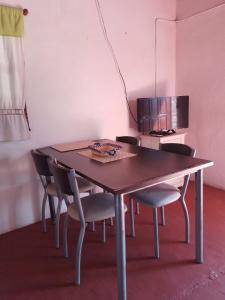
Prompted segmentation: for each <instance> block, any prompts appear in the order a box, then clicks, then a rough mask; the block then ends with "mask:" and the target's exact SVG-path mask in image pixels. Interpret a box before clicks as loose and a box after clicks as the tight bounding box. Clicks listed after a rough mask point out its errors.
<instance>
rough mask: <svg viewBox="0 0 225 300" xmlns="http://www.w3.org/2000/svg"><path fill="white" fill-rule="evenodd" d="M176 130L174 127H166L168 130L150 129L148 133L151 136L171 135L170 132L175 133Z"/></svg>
mask: <svg viewBox="0 0 225 300" xmlns="http://www.w3.org/2000/svg"><path fill="white" fill-rule="evenodd" d="M175 133H176V131H175V130H174V129H168V130H159V131H154V130H153V131H150V132H149V135H151V136H158V137H160V136H167V135H171V134H175Z"/></svg>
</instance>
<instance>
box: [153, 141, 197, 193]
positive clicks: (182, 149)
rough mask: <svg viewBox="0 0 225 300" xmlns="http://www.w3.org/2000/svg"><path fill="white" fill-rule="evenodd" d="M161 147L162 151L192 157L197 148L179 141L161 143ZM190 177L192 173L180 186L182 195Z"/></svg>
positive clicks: (185, 177)
mask: <svg viewBox="0 0 225 300" xmlns="http://www.w3.org/2000/svg"><path fill="white" fill-rule="evenodd" d="M159 149H160V150H162V151H166V152H171V153H176V154H181V155H185V156H190V157H195V154H196V150H195V149H193V148H191V147H190V146H188V145H185V144H178V143H167V144H160V145H159ZM189 179H190V175H186V176H184V182H183V185H182V186H181V187H180V188H181V195H182V196H184V195H185V193H186V191H187V187H188V183H189Z"/></svg>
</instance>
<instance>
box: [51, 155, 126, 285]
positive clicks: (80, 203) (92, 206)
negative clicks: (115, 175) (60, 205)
mask: <svg viewBox="0 0 225 300" xmlns="http://www.w3.org/2000/svg"><path fill="white" fill-rule="evenodd" d="M49 164H50V168H51V171H52V173H53V175H54V180H55V183H56V185H57V191H58V197H59V198H60V199H61V200H62V199H63V198H64V197H65V196H72V197H73V203H72V204H70V205H69V206H68V207H67V214H66V217H65V223H64V239H63V240H64V255H65V257H68V243H67V235H68V234H67V233H68V222H69V217H70V218H71V219H73V220H75V221H78V222H80V225H81V226H80V233H79V238H78V241H77V248H76V274H75V282H76V284H78V285H79V284H80V263H81V251H82V244H83V240H84V235H85V229H86V224H87V222H95V221H103V222H104V220H105V219H108V218H112V217H114V216H115V206H114V197H113V195H112V194H111V193H96V194H91V195H89V196H86V197H83V198H80V195H79V188H78V184H77V177H76V174H75V171H74V170H73V169H69V168H66V167H64V166H61V165H60V164H58V163H57V162H56V161H53V160H51V161H50V162H49ZM125 210H127V208H126V206H125Z"/></svg>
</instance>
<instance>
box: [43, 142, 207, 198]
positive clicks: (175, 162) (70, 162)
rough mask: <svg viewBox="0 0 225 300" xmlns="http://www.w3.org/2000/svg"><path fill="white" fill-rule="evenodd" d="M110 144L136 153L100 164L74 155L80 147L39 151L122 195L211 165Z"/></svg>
mask: <svg viewBox="0 0 225 300" xmlns="http://www.w3.org/2000/svg"><path fill="white" fill-rule="evenodd" d="M114 143H116V144H120V145H122V147H123V150H124V151H127V152H131V153H136V154H137V155H136V156H133V157H130V158H124V159H121V160H117V161H112V162H108V163H104V164H103V163H101V162H98V161H95V160H92V159H90V158H87V157H84V156H82V155H80V154H78V153H77V152H79V151H80V150H74V151H68V152H59V151H57V150H54V149H53V148H51V147H45V148H41V149H40V150H41V151H42V152H43V153H45V154H48V155H50V156H51V157H53V158H56V159H57V160H58V161H60V162H61V163H63V164H65V165H67V166H68V167H71V168H74V169H75V171H76V172H77V174H79V175H81V176H83V177H85V178H87V179H89V180H91V181H92V182H94V183H95V184H97V185H99V186H101V187H102V188H103V189H106V190H108V191H109V192H112V193H114V194H126V193H129V192H132V191H134V190H136V189H139V188H142V187H146V186H150V185H154V184H157V183H160V182H163V181H166V180H169V179H171V178H175V177H179V176H184V175H186V174H189V173H194V172H196V171H198V170H200V169H204V168H207V167H209V166H212V165H213V162H211V161H209V160H204V159H199V158H191V157H187V156H184V155H179V154H173V153H168V152H163V151H159V150H153V149H149V148H143V147H137V146H133V145H129V144H124V143H118V142H114Z"/></svg>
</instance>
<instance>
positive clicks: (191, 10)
mask: <svg viewBox="0 0 225 300" xmlns="http://www.w3.org/2000/svg"><path fill="white" fill-rule="evenodd" d="M222 3H225V1H224V0H195V1H190V0H177V18H178V19H179V20H180V19H184V18H186V17H188V16H191V15H193V14H196V13H199V12H202V11H205V10H207V9H210V8H212V7H214V6H217V5H220V4H222Z"/></svg>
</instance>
